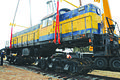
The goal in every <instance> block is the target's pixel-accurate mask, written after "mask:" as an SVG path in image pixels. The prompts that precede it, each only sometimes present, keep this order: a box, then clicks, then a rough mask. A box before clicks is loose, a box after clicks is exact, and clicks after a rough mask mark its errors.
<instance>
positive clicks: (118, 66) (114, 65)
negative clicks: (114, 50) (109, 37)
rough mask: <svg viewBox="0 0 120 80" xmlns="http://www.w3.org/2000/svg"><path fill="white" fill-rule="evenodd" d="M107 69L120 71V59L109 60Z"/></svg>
mask: <svg viewBox="0 0 120 80" xmlns="http://www.w3.org/2000/svg"><path fill="white" fill-rule="evenodd" d="M109 67H110V69H111V70H117V71H120V58H116V57H114V58H111V59H110V61H109Z"/></svg>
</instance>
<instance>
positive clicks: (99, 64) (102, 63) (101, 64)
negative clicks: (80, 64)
mask: <svg viewBox="0 0 120 80" xmlns="http://www.w3.org/2000/svg"><path fill="white" fill-rule="evenodd" d="M107 66H108V62H107V59H105V58H102V57H99V58H95V68H96V69H106V68H107Z"/></svg>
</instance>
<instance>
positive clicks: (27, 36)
mask: <svg viewBox="0 0 120 80" xmlns="http://www.w3.org/2000/svg"><path fill="white" fill-rule="evenodd" d="M59 14H60V15H59V25H60V28H59V29H60V41H61V44H58V43H54V39H55V25H56V22H55V21H56V13H53V14H50V15H48V16H46V17H44V18H43V19H42V20H41V23H40V24H37V25H35V26H33V27H30V28H27V29H25V30H23V31H20V32H17V33H15V34H13V36H12V48H11V49H10V48H9V47H6V53H7V60H8V61H9V62H10V63H14V64H24V63H29V64H31V63H33V62H34V61H35V59H36V57H39V58H40V61H39V64H40V65H41V68H43V69H44V68H45V69H48V68H49V69H50V68H52V69H55V70H56V69H58V68H59V67H60V70H62V71H68V72H73V73H83V74H84V73H85V74H86V73H88V72H90V71H92V69H93V67H92V64H93V63H92V62H90V61H88V60H83V59H80V58H79V59H66V58H62V57H60V56H59V57H58V56H57V57H54V58H51V56H52V55H53V54H55V50H56V48H62V49H65V48H66V47H68V48H73V47H85V46H89V45H91V44H92V38H93V35H94V34H100V30H101V26H100V22H101V13H100V9H99V8H98V7H97V6H95V5H93V4H88V5H84V6H81V7H79V8H77V9H74V10H70V9H67V8H63V9H60V10H59ZM57 34H58V32H57ZM57 41H58V39H57ZM13 53H14V55H13ZM48 64H50V65H48ZM61 64H63V65H61ZM53 67H54V68H53Z"/></svg>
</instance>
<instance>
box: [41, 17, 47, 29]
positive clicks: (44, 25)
mask: <svg viewBox="0 0 120 80" xmlns="http://www.w3.org/2000/svg"><path fill="white" fill-rule="evenodd" d="M46 26H47V19H44V20H43V26H42V27H46Z"/></svg>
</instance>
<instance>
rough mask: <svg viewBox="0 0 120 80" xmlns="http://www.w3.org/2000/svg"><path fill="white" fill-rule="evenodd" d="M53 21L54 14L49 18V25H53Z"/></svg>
mask: <svg viewBox="0 0 120 80" xmlns="http://www.w3.org/2000/svg"><path fill="white" fill-rule="evenodd" d="M52 21H53V16H52V17H49V18H48V26H49V25H52Z"/></svg>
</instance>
